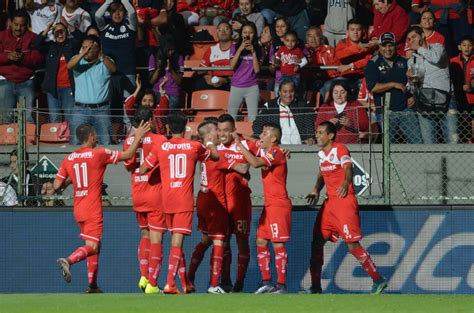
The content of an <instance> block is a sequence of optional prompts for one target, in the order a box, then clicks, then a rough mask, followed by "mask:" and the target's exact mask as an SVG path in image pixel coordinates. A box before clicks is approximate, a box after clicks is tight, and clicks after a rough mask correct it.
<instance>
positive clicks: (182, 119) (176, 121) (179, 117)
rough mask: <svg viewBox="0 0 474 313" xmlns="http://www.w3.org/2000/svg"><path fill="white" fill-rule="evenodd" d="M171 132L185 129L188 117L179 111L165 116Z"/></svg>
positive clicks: (178, 132) (177, 132) (176, 132)
mask: <svg viewBox="0 0 474 313" xmlns="http://www.w3.org/2000/svg"><path fill="white" fill-rule="evenodd" d="M166 120H167V122H168V127H169V129H170V132H171V134H181V133H184V132H185V130H186V124H187V123H188V118H187V117H186V115H185V114H184V113H183V112H181V111H174V112H171V113H170V114H168V116H167V118H166Z"/></svg>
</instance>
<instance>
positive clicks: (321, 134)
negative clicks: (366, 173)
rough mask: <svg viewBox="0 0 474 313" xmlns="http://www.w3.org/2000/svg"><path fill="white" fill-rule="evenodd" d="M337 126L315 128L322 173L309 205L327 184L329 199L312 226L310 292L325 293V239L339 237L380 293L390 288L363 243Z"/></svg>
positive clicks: (326, 124)
mask: <svg viewBox="0 0 474 313" xmlns="http://www.w3.org/2000/svg"><path fill="white" fill-rule="evenodd" d="M336 132H337V128H336V126H335V125H334V124H332V123H331V122H323V123H321V124H320V125H319V126H318V129H317V130H316V139H317V141H318V145H319V146H320V147H321V150H320V151H319V154H318V155H319V174H318V178H317V180H316V185H315V186H314V188H313V190H312V191H311V193H309V194H308V195H307V196H306V198H307V199H308V203H309V204H310V205H315V204H316V203H317V202H318V200H319V193H320V192H321V190H322V189H323V187H324V185H326V200H324V203H323V205H322V206H321V209H320V211H319V214H318V217H317V218H316V222H315V223H314V229H313V242H312V249H311V260H310V270H311V287H310V288H309V289H308V290H307V292H308V293H322V289H321V270H322V267H323V261H324V256H323V251H324V245H325V243H326V241H328V240H331V241H333V242H336V241H337V239H338V238H339V237H342V239H343V240H344V241H345V242H346V244H347V248H348V249H349V252H350V253H351V254H352V255H353V256H354V257H355V258H356V259H357V261H359V263H360V264H361V265H362V268H363V269H364V270H365V271H366V272H367V274H369V276H370V277H371V278H372V280H373V282H374V284H373V286H372V293H374V294H380V293H382V291H383V290H384V289H385V288H386V287H387V280H386V279H385V278H384V277H383V276H381V275H380V273H379V272H378V271H377V269H376V267H375V264H374V262H373V261H372V259H371V257H370V255H369V253H368V252H367V251H366V250H365V249H364V248H363V247H362V246H361V245H360V243H359V241H360V240H361V239H362V232H361V229H360V218H359V207H358V204H357V198H356V196H355V194H354V186H353V185H352V159H351V156H350V154H349V150H347V147H346V146H345V145H344V144H342V143H335V142H334V139H336Z"/></svg>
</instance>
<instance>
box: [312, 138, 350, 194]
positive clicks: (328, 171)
mask: <svg viewBox="0 0 474 313" xmlns="http://www.w3.org/2000/svg"><path fill="white" fill-rule="evenodd" d="M318 155H319V171H320V173H321V175H322V176H323V179H324V183H325V185H326V194H327V196H328V197H329V198H332V197H337V189H338V188H339V187H340V186H341V185H342V184H343V183H344V181H345V177H346V172H345V170H344V165H346V164H350V165H352V159H351V155H350V153H349V150H348V149H347V147H346V146H345V145H344V144H342V143H333V144H332V148H331V150H329V151H328V152H327V153H326V152H324V151H323V150H320V151H319V153H318ZM347 193H348V194H349V195H354V186H353V185H352V181H351V183H350V184H349V189H348V192H347Z"/></svg>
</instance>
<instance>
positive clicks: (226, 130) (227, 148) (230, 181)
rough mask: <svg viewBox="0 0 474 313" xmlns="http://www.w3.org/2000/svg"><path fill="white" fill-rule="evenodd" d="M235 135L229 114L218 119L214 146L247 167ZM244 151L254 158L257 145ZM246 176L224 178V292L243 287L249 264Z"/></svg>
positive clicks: (246, 142)
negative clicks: (234, 270) (234, 275)
mask: <svg viewBox="0 0 474 313" xmlns="http://www.w3.org/2000/svg"><path fill="white" fill-rule="evenodd" d="M234 132H235V121H234V118H233V117H232V116H231V115H229V114H222V115H221V116H219V120H218V123H217V135H218V137H219V141H220V142H221V143H220V144H219V146H217V150H219V152H223V153H224V154H225V155H226V156H227V158H228V159H231V160H234V161H235V162H237V163H244V164H245V163H247V161H246V160H245V158H244V156H243V155H242V153H241V152H240V151H239V149H238V148H237V144H236V143H235V142H234V138H233V137H232V133H234ZM241 142H242V144H243V145H244V147H246V148H248V150H249V151H250V152H252V153H254V154H256V153H257V150H258V148H257V145H256V144H255V142H253V141H250V140H242V141H241ZM247 178H248V175H242V174H241V173H239V172H236V171H229V172H228V173H227V174H226V176H225V195H226V200H227V210H228V211H229V214H230V223H231V224H230V233H229V236H228V238H227V244H226V250H225V252H224V264H223V267H222V279H221V283H222V284H221V285H222V287H223V288H224V290H226V291H230V290H232V291H233V292H240V291H242V289H243V287H244V280H245V274H246V273H247V268H248V264H249V261H250V247H249V234H250V223H251V220H252V201H251V199H250V194H251V190H250V188H249V185H248V179H247ZM232 233H234V234H235V236H236V239H237V247H238V257H237V279H236V282H235V285H234V286H233V289H232V281H231V278H230V265H231V261H232V254H231V250H230V237H231V235H232Z"/></svg>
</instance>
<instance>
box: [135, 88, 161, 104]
mask: <svg viewBox="0 0 474 313" xmlns="http://www.w3.org/2000/svg"><path fill="white" fill-rule="evenodd" d="M146 95H152V96H153V107H155V105H156V103H157V102H158V99H157V97H156V93H155V92H154V91H153V89H149V88H148V89H142V90H140V91H139V92H138V95H137V104H138V105H141V104H142V100H143V97H145V96H146Z"/></svg>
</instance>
